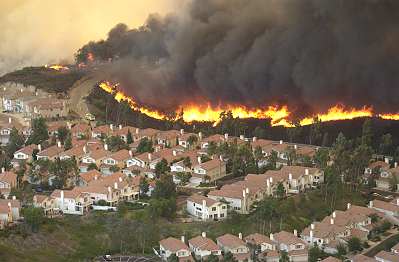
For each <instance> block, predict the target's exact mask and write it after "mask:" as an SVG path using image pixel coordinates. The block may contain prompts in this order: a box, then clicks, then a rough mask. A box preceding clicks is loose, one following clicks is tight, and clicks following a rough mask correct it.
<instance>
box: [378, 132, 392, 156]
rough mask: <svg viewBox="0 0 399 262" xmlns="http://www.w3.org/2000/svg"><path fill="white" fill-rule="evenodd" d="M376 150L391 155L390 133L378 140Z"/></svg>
mask: <svg viewBox="0 0 399 262" xmlns="http://www.w3.org/2000/svg"><path fill="white" fill-rule="evenodd" d="M378 152H379V153H380V154H383V155H392V153H393V142H392V135H391V134H385V135H383V136H382V137H381V142H380V146H379V149H378Z"/></svg>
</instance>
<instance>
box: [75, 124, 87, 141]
mask: <svg viewBox="0 0 399 262" xmlns="http://www.w3.org/2000/svg"><path fill="white" fill-rule="evenodd" d="M90 130H91V127H90V125H88V124H86V123H78V124H76V125H74V126H73V127H72V128H71V133H72V137H75V138H78V139H81V138H85V137H86V138H87V137H89V134H90Z"/></svg>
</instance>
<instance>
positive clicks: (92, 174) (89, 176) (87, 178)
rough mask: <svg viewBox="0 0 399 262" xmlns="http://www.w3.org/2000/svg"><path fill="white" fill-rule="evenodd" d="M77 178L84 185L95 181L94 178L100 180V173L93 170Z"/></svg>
mask: <svg viewBox="0 0 399 262" xmlns="http://www.w3.org/2000/svg"><path fill="white" fill-rule="evenodd" d="M79 176H80V177H81V178H82V180H84V181H85V182H86V183H89V182H91V181H93V180H95V177H97V179H99V178H101V173H100V172H99V171H97V170H95V169H93V170H90V171H88V172H86V173H81V174H80V175H79Z"/></svg>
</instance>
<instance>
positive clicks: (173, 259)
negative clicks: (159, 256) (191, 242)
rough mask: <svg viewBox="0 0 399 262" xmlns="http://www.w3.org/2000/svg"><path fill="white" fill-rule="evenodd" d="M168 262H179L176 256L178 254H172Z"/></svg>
mask: <svg viewBox="0 0 399 262" xmlns="http://www.w3.org/2000/svg"><path fill="white" fill-rule="evenodd" d="M168 262H179V258H178V257H177V256H176V254H172V255H170V256H169V257H168Z"/></svg>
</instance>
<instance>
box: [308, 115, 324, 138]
mask: <svg viewBox="0 0 399 262" xmlns="http://www.w3.org/2000/svg"><path fill="white" fill-rule="evenodd" d="M321 137H322V133H321V120H320V119H319V118H318V117H317V116H315V117H314V118H313V123H312V125H311V126H310V131H309V144H311V145H313V144H314V145H317V144H318V143H319V141H320V139H321Z"/></svg>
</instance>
